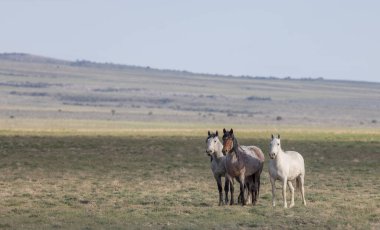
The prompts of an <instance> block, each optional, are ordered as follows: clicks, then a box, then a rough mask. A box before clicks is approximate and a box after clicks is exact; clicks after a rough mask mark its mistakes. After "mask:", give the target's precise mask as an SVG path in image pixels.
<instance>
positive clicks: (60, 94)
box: [0, 53, 380, 127]
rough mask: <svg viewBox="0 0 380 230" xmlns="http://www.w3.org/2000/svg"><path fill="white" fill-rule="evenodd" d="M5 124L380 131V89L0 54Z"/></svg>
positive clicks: (1, 112)
mask: <svg viewBox="0 0 380 230" xmlns="http://www.w3.org/2000/svg"><path fill="white" fill-rule="evenodd" d="M0 106H1V109H0V120H1V119H5V120H7V119H24V118H25V119H29V118H34V119H76V120H121V121H124V120H126V121H158V122H174V123H183V122H187V123H200V124H203V123H205V124H206V123H215V124H246V125H248V126H257V125H260V126H279V125H280V126H281V125H286V126H316V127H323V126H328V127H329V126H338V127H378V126H379V123H380V113H379V111H380V84H379V83H368V82H353V81H331V80H324V79H321V78H318V79H308V78H307V79H291V78H285V79H279V78H276V77H252V76H227V75H218V74H202V73H192V72H189V71H181V70H165V69H164V70H161V69H154V68H150V67H141V66H132V65H120V64H113V63H97V62H91V61H86V60H77V61H66V60H59V59H54V58H48V57H42V56H37V55H30V54H23V53H3V54H0Z"/></svg>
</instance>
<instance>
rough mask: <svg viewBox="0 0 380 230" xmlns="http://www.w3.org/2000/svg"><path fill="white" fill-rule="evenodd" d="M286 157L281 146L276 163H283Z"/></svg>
mask: <svg viewBox="0 0 380 230" xmlns="http://www.w3.org/2000/svg"><path fill="white" fill-rule="evenodd" d="M284 155H285V152H284V150H282V148H281V146H280V150H279V151H278V153H277V157H276V158H275V161H276V162H278V163H280V162H282V161H283V159H284Z"/></svg>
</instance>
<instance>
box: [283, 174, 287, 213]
mask: <svg viewBox="0 0 380 230" xmlns="http://www.w3.org/2000/svg"><path fill="white" fill-rule="evenodd" d="M287 181H288V178H287V177H285V178H284V181H282V199H283V201H284V208H288V203H287V202H286V182H287Z"/></svg>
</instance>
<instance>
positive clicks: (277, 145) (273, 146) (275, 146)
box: [269, 137, 281, 159]
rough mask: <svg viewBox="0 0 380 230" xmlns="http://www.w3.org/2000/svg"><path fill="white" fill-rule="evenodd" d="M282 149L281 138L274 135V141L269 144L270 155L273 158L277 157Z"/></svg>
mask: <svg viewBox="0 0 380 230" xmlns="http://www.w3.org/2000/svg"><path fill="white" fill-rule="evenodd" d="M280 149H281V140H280V139H278V138H277V137H274V138H273V139H272V141H271V142H270V146H269V157H270V158H271V159H274V158H276V156H277V154H278V152H279V151H280Z"/></svg>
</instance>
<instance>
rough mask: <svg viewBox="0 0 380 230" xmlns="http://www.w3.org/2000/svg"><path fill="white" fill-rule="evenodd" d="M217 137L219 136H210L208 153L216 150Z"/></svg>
mask: <svg viewBox="0 0 380 230" xmlns="http://www.w3.org/2000/svg"><path fill="white" fill-rule="evenodd" d="M216 138H218V137H210V138H209V139H207V148H206V152H207V153H208V154H212V153H214V152H215V149H216Z"/></svg>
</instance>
